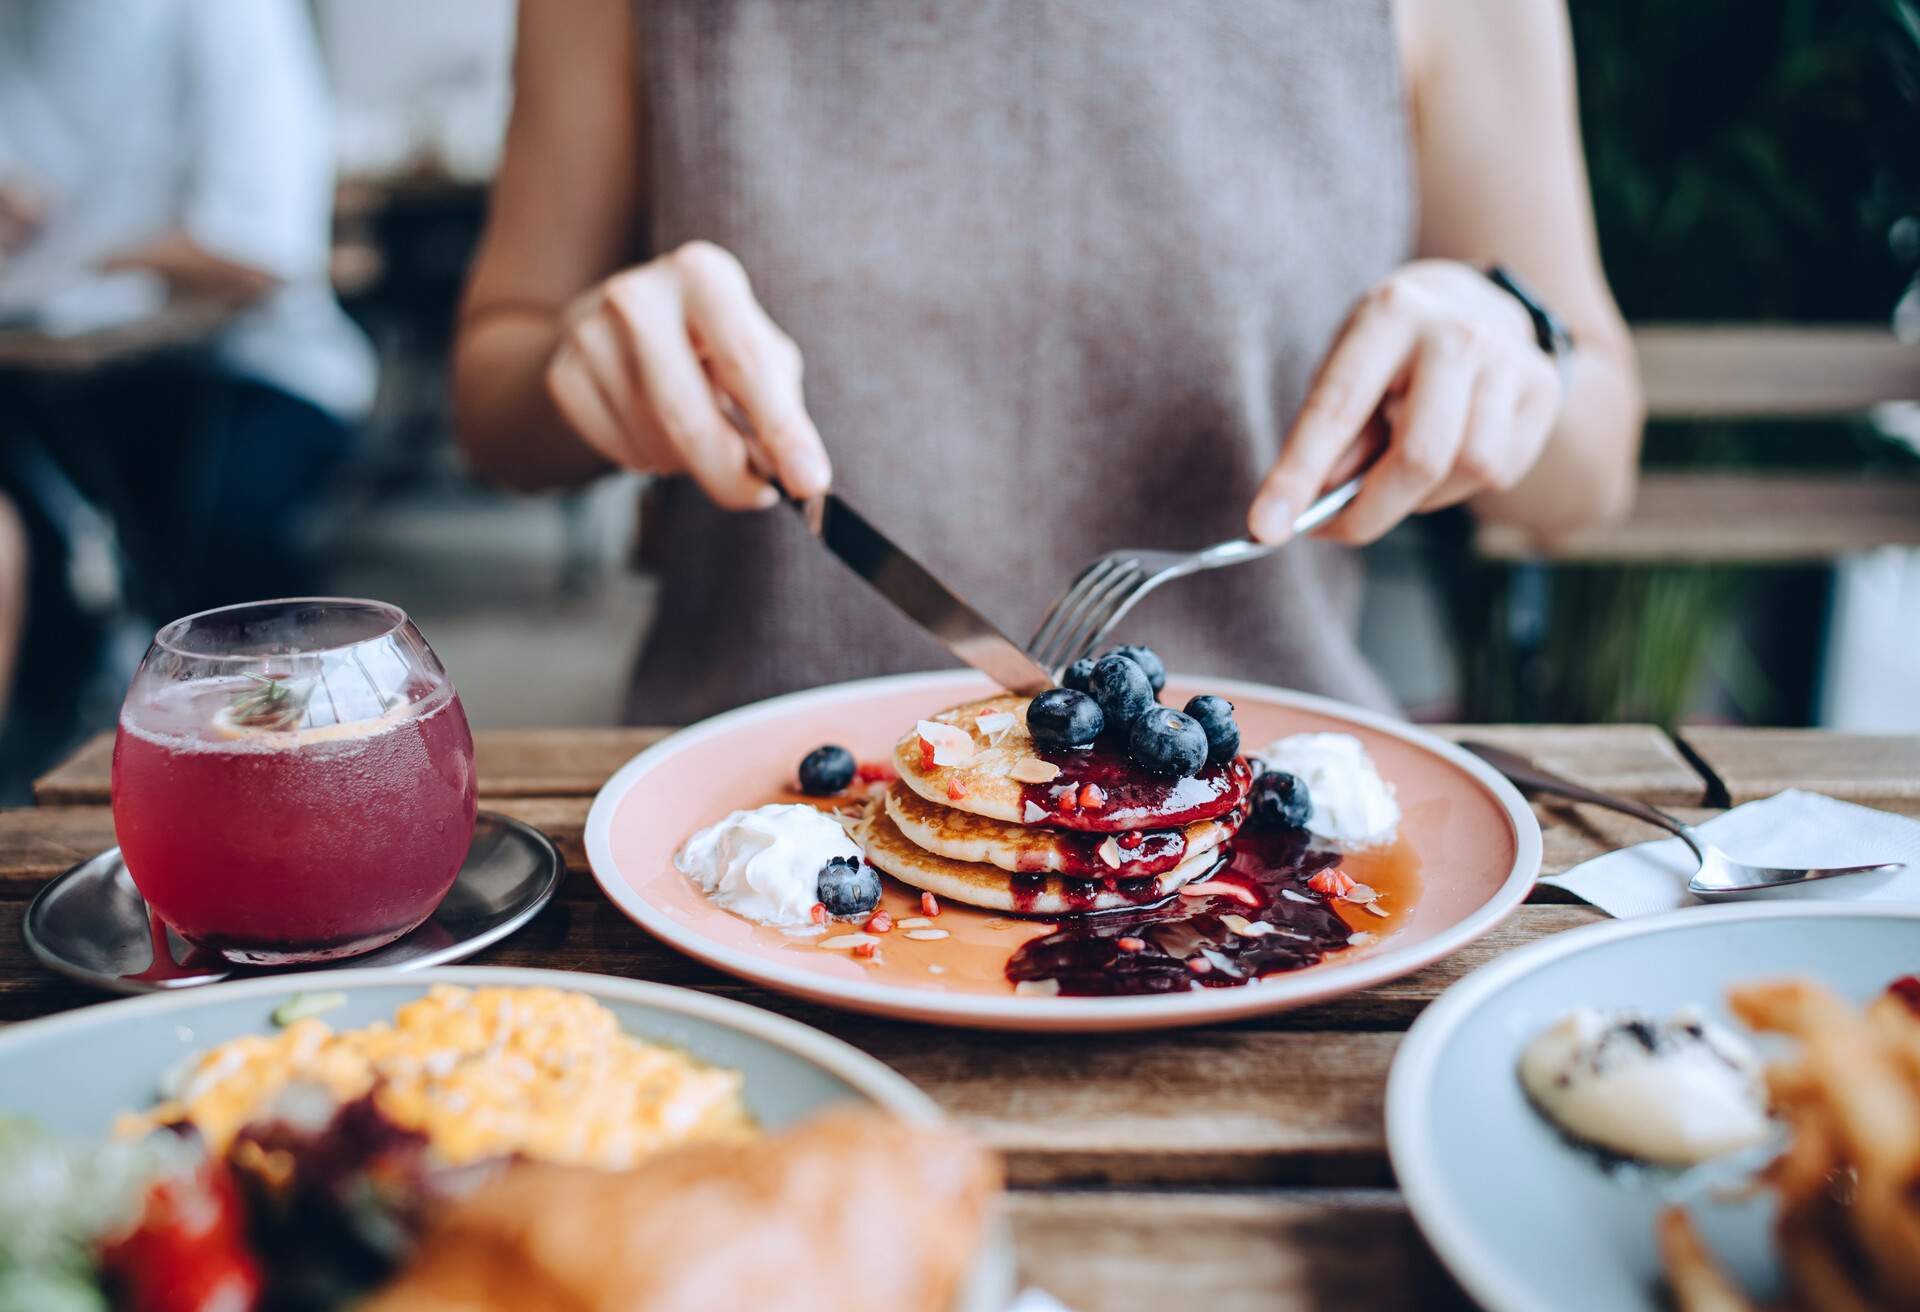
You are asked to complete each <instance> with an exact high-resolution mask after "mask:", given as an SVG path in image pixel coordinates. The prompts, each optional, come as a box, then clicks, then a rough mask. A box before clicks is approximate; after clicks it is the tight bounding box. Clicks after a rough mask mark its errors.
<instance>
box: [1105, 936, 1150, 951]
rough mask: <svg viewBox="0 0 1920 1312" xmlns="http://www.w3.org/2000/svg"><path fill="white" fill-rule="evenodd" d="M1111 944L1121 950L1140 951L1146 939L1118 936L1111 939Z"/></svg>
mask: <svg viewBox="0 0 1920 1312" xmlns="http://www.w3.org/2000/svg"><path fill="white" fill-rule="evenodd" d="M1113 945H1114V946H1115V947H1117V948H1119V949H1120V950H1121V951H1122V952H1140V951H1143V950H1145V948H1146V946H1147V941H1146V940H1145V939H1143V938H1132V937H1128V938H1119V939H1115V940H1114V941H1113Z"/></svg>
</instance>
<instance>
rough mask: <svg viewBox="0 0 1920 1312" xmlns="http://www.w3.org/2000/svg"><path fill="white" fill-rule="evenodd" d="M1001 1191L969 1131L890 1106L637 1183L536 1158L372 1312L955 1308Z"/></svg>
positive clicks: (704, 1151)
mask: <svg viewBox="0 0 1920 1312" xmlns="http://www.w3.org/2000/svg"><path fill="white" fill-rule="evenodd" d="M998 1186H999V1174H998V1169H997V1167H996V1166H995V1164H994V1162H993V1160H992V1158H991V1157H990V1156H988V1154H986V1153H985V1152H984V1151H982V1150H981V1149H980V1148H978V1147H976V1146H975V1145H974V1144H973V1143H972V1142H971V1141H969V1140H968V1139H966V1138H965V1137H963V1136H962V1135H960V1133H959V1132H958V1131H955V1130H951V1129H947V1128H942V1127H928V1126H907V1125H902V1124H900V1123H898V1122H895V1121H892V1120H889V1119H887V1118H885V1117H883V1116H880V1115H878V1114H875V1113H872V1112H837V1113H830V1114H828V1115H826V1116H823V1117H821V1118H819V1119H816V1120H814V1121H811V1122H808V1123H807V1124H805V1125H802V1126H800V1127H798V1128H796V1129H793V1130H790V1131H787V1132H786V1133H783V1134H779V1135H775V1136H771V1137H768V1138H764V1139H760V1140H758V1141H756V1142H753V1143H731V1144H719V1143H708V1144H698V1145H693V1146H689V1147H686V1148H682V1149H677V1150H675V1151H673V1152H669V1153H665V1154H663V1155H661V1156H659V1157H656V1158H654V1159H653V1160H652V1161H650V1162H648V1163H646V1164H645V1165H643V1166H641V1167H640V1168H638V1169H637V1170H632V1171H623V1172H601V1171H595V1170H590V1169H582V1168H574V1167H560V1166H551V1165H545V1164H538V1163H531V1162H520V1163H515V1164H513V1165H511V1166H509V1167H507V1168H506V1169H505V1170H504V1171H503V1172H502V1173H501V1174H500V1175H499V1176H497V1177H495V1178H494V1179H492V1180H491V1181H489V1182H488V1183H487V1184H485V1185H483V1186H482V1187H481V1188H480V1189H479V1191H478V1192H476V1193H475V1194H473V1195H472V1196H470V1197H468V1198H466V1199H464V1200H462V1201H459V1202H457V1203H454V1204H451V1205H450V1206H449V1208H448V1209H447V1210H446V1211H445V1212H444V1213H443V1214H441V1215H440V1216H439V1217H437V1218H436V1219H435V1220H434V1221H433V1222H431V1223H430V1225H429V1229H428V1232H427V1235H426V1237H425V1239H424V1240H423V1241H422V1243H421V1245H420V1247H419V1249H418V1250H416V1253H415V1256H414V1259H413V1261H412V1262H411V1263H410V1264H409V1266H408V1267H407V1269H406V1270H405V1271H404V1272H403V1273H402V1274H401V1275H400V1277H399V1278H398V1279H397V1280H395V1281H394V1282H393V1283H392V1284H390V1285H389V1286H387V1288H385V1289H384V1290H382V1291H381V1292H380V1293H379V1294H377V1295H375V1297H374V1298H372V1299H371V1300H369V1301H368V1302H365V1303H362V1304H360V1305H359V1312H403V1310H404V1312H522V1310H523V1309H529V1308H564V1309H568V1312H711V1310H712V1309H715V1308H743V1309H744V1308H753V1309H756V1310H758V1312H949V1310H950V1309H951V1308H952V1306H953V1303H954V1299H955V1296H956V1294H957V1292H958V1290H959V1288H960V1285H961V1282H962V1280H963V1279H964V1278H965V1276H966V1274H967V1272H968V1270H969V1269H970V1267H971V1265H972V1263H973V1259H974V1256H975V1253H976V1252H977V1251H978V1248H979V1245H980V1242H981V1238H982V1235H983V1233H984V1230H985V1226H986V1218H987V1211H988V1207H989V1205H990V1203H991V1201H992V1199H993V1197H994V1195H995V1193H996V1192H997V1189H998Z"/></svg>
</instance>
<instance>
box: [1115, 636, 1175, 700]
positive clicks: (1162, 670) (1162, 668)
mask: <svg viewBox="0 0 1920 1312" xmlns="http://www.w3.org/2000/svg"><path fill="white" fill-rule="evenodd" d="M1107 655H1109V656H1125V657H1126V658H1127V659H1128V660H1130V661H1132V662H1133V663H1134V664H1135V665H1138V666H1139V667H1140V668H1141V669H1143V670H1145V671H1146V672H1147V682H1148V683H1150V684H1152V685H1153V692H1154V695H1155V696H1156V697H1157V696H1159V694H1160V690H1161V689H1162V688H1164V687H1166V686H1167V663H1166V662H1165V661H1163V660H1161V659H1160V654H1159V653H1158V652H1156V651H1154V649H1153V648H1151V647H1135V646H1126V647H1115V648H1114V649H1113V650H1112V651H1110V652H1108V653H1107Z"/></svg>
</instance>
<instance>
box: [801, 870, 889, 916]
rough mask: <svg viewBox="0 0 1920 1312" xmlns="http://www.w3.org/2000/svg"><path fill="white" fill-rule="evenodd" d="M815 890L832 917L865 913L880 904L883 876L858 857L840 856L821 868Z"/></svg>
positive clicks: (821, 903)
mask: <svg viewBox="0 0 1920 1312" xmlns="http://www.w3.org/2000/svg"><path fill="white" fill-rule="evenodd" d="M815 892H816V895H817V896H818V897H819V899H820V905H822V906H824V907H825V908H826V909H827V914H828V915H830V916H839V917H841V918H842V919H848V918H851V917H854V916H864V915H866V914H867V913H868V912H870V911H872V910H873V909H874V908H875V907H877V906H879V905H880V876H879V874H878V873H877V872H876V871H875V870H874V868H873V867H872V866H870V865H867V864H866V863H865V862H863V861H861V860H860V858H859V857H857V856H837V857H835V858H833V860H831V861H829V862H827V863H826V864H825V865H823V866H821V867H820V882H819V884H818V885H817V886H816V889H815Z"/></svg>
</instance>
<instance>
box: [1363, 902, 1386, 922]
mask: <svg viewBox="0 0 1920 1312" xmlns="http://www.w3.org/2000/svg"><path fill="white" fill-rule="evenodd" d="M1367 914H1368V915H1370V916H1378V917H1380V919H1382V920H1385V919H1386V918H1387V913H1386V911H1385V910H1384V909H1382V907H1381V906H1380V904H1379V903H1378V902H1369V903H1367Z"/></svg>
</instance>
